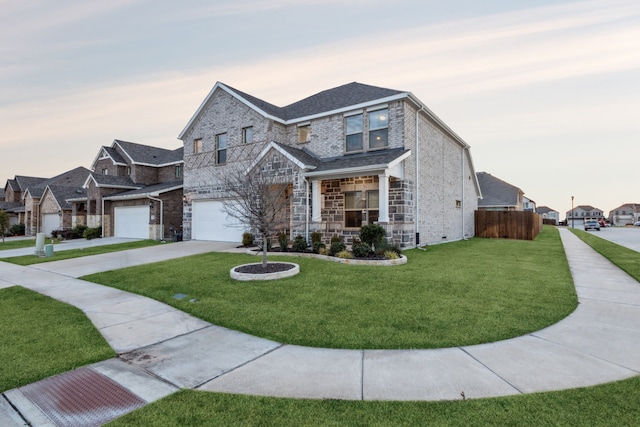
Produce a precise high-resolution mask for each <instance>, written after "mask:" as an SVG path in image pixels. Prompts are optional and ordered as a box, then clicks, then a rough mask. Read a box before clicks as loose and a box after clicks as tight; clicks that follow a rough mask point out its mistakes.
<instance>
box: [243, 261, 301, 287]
mask: <svg viewBox="0 0 640 427" xmlns="http://www.w3.org/2000/svg"><path fill="white" fill-rule="evenodd" d="M278 263H279V264H289V265H292V266H293V268H290V269H288V270H285V271H278V272H275V273H263V274H251V273H240V272H238V271H236V270H237V269H239V268H241V267H245V266H247V265H262V263H261V262H255V263H252V264H242V265H237V266H235V267H233V268H232V269H231V271H230V274H231V278H232V279H235V280H240V281H243V282H248V281H250V280H275V279H283V278H285V277H291V276H295V275H296V274H298V273H300V266H299V265H298V264H296V263H293V262H284V261H278Z"/></svg>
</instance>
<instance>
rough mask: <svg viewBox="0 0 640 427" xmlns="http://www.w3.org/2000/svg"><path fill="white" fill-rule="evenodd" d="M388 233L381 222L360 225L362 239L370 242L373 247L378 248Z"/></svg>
mask: <svg viewBox="0 0 640 427" xmlns="http://www.w3.org/2000/svg"><path fill="white" fill-rule="evenodd" d="M386 234H387V232H386V230H385V229H384V227H382V226H381V225H379V224H368V225H363V226H362V227H360V240H362V241H363V242H365V243H368V244H369V246H371V247H376V248H377V246H378V244H380V243H381V242H382V239H384V236H385V235H386Z"/></svg>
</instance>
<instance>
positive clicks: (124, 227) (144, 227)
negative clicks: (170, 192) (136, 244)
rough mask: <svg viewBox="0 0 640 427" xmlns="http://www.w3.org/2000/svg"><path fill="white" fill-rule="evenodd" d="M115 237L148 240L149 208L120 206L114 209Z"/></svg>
mask: <svg viewBox="0 0 640 427" xmlns="http://www.w3.org/2000/svg"><path fill="white" fill-rule="evenodd" d="M115 222H116V223H115V233H114V236H116V237H130V238H138V239H148V238H149V206H121V207H117V208H115Z"/></svg>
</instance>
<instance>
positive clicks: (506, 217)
mask: <svg viewBox="0 0 640 427" xmlns="http://www.w3.org/2000/svg"><path fill="white" fill-rule="evenodd" d="M540 230H542V215H539V214H537V213H535V212H522V211H483V210H479V211H476V212H475V234H476V236H477V237H485V238H489V239H498V238H501V239H517V240H533V239H535V238H536V236H537V235H538V234H540Z"/></svg>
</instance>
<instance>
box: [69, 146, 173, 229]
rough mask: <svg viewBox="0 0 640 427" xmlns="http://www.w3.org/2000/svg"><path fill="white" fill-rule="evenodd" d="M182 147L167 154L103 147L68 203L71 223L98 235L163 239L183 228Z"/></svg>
mask: <svg viewBox="0 0 640 427" xmlns="http://www.w3.org/2000/svg"><path fill="white" fill-rule="evenodd" d="M182 151H183V150H182V147H180V148H178V149H175V150H167V149H163V148H158V147H151V146H148V145H142V144H136V143H133V142H127V141H121V140H117V139H116V140H114V141H113V143H112V145H111V146H110V147H102V148H101V149H100V151H99V152H98V154H97V156H96V158H95V159H94V161H93V164H92V165H91V170H92V171H93V172H92V173H91V174H90V175H89V176H88V177H87V178H86V180H85V182H84V183H83V188H84V190H85V194H82V195H80V194H79V195H77V196H74V197H71V198H69V199H67V200H68V201H69V202H71V204H72V210H73V212H74V215H75V216H76V223H84V224H85V225H87V226H89V227H97V226H102V227H103V229H102V233H103V236H117V237H131V238H144V239H157V240H159V239H163V238H165V237H169V236H171V231H172V230H176V231H179V230H180V228H181V224H182V168H183V163H184V162H183V155H182Z"/></svg>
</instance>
